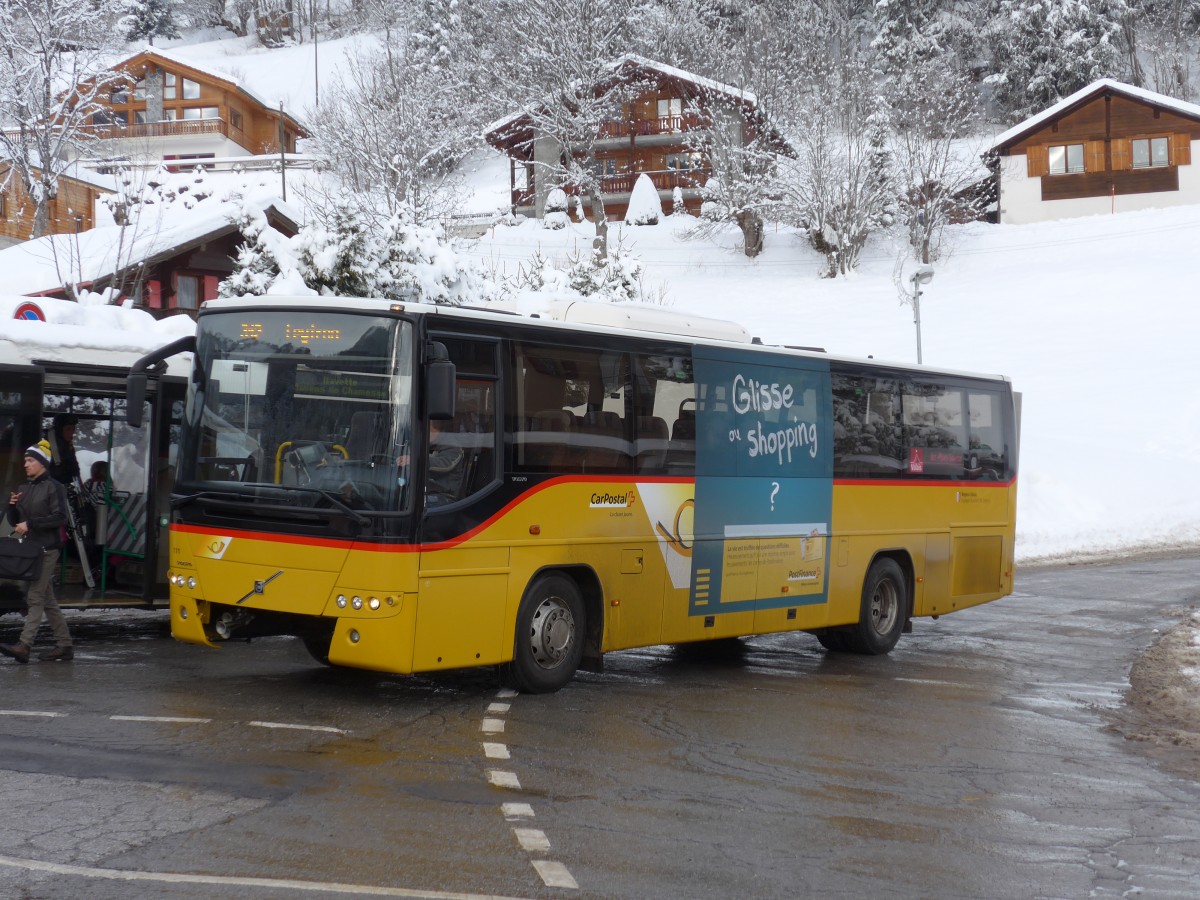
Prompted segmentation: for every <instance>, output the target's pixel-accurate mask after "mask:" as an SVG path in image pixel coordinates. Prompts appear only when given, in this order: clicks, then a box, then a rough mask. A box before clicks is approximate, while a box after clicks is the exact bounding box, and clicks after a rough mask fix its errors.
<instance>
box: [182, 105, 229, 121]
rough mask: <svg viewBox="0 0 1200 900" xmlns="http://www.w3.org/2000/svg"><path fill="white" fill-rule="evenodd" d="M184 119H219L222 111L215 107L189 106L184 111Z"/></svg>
mask: <svg viewBox="0 0 1200 900" xmlns="http://www.w3.org/2000/svg"><path fill="white" fill-rule="evenodd" d="M183 117H184V119H191V120H195V119H219V118H221V110H220V109H218V108H217V107H215V106H188V107H185V108H184V110H183Z"/></svg>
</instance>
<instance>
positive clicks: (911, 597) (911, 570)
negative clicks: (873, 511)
mask: <svg viewBox="0 0 1200 900" xmlns="http://www.w3.org/2000/svg"><path fill="white" fill-rule="evenodd" d="M880 559H890V560H891V561H892V562H894V563H895V564H896V565H898V566H899V567H900V571H901V572H902V573H903V574H904V593H905V599H906V600H907V601H908V608H907V609H906V610H905V611H904V623H905V624H904V630H905V631H909V630H911V628H910V623H911V621H912V614H913V606H914V605H915V602H916V586H917V569H916V565H915V564H914V563H913V558H912V554H911V553H909V552H908V550H906V549H905V548H904V547H891V548H889V549H886V550H878V551H876V553H875V555H874V556H872V557H871V562H870V563H869V564H868V565H867V568H866V570H865V571H866V572H870V571H871V567H872V566H874V565H875V562H876V561H877V560H880Z"/></svg>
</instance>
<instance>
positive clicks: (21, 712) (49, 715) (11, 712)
mask: <svg viewBox="0 0 1200 900" xmlns="http://www.w3.org/2000/svg"><path fill="white" fill-rule="evenodd" d="M0 716H40V717H41V718H43V719H61V718H64V717H65V716H66V713H56V712H38V711H36V710H32V709H0Z"/></svg>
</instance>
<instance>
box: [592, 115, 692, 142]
mask: <svg viewBox="0 0 1200 900" xmlns="http://www.w3.org/2000/svg"><path fill="white" fill-rule="evenodd" d="M706 127H707V123H705V121H704V120H703V119H701V118H700V117H699V116H660V117H658V118H656V119H634V120H633V121H629V120H626V121H624V122H604V123H603V124H602V125H601V126H600V130H599V132H598V134H597V136H598V137H600V138H621V137H625V138H627V137H629V136H631V135H632V136H634V137H645V136H647V135H656V134H680V133H681V132H684V131H695V130H696V129H698V128H706Z"/></svg>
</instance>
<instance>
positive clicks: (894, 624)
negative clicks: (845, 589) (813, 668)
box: [843, 557, 909, 656]
mask: <svg viewBox="0 0 1200 900" xmlns="http://www.w3.org/2000/svg"><path fill="white" fill-rule="evenodd" d="M908 612H909V598H908V582H907V580H906V579H905V577H904V572H903V570H901V568H900V566H899V564H898V563H897V562H896V561H895V560H893V559H888V558H887V557H880V558H879V559H877V560H875V562H873V563H871V568H870V569H868V570H867V577H866V580H865V581H864V582H863V591H862V606H861V607H860V608H859V615H858V624H857V625H853V626H851V627H850V628H848V629H847V630H846V631H845V632H844V634H843V641H844V643H845V649H846V650H849V651H850V652H851V653H862V654H865V655H867V656H881V655H882V654H884V653H890V652H891V650H892V648H893V647H895V646H896V642H897V641H899V640H900V635H901V634H902V633H903V631H904V623H905V622H906V621H907V620H908Z"/></svg>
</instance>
